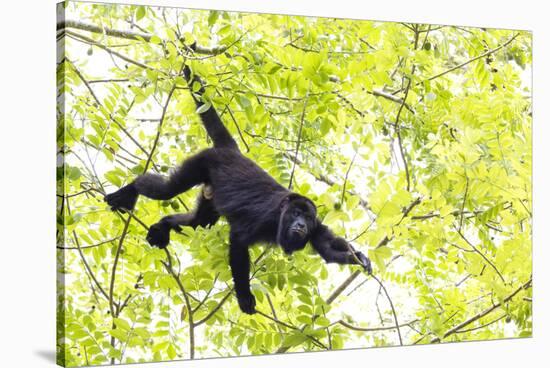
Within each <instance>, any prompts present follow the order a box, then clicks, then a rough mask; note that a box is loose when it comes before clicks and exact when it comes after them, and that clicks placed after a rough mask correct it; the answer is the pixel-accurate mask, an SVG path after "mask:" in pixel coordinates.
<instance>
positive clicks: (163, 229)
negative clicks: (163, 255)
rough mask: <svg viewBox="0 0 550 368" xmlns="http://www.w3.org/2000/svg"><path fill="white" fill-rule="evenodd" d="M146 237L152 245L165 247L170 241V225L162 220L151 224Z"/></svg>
mask: <svg viewBox="0 0 550 368" xmlns="http://www.w3.org/2000/svg"><path fill="white" fill-rule="evenodd" d="M146 239H147V241H148V242H149V244H151V246H153V247H158V248H160V249H164V248H166V247H167V246H168V243H170V225H168V224H166V223H163V222H162V221H161V222H157V223H156V224H154V225H151V227H150V228H149V232H148V233H147V238H146Z"/></svg>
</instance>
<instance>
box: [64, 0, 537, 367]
mask: <svg viewBox="0 0 550 368" xmlns="http://www.w3.org/2000/svg"><path fill="white" fill-rule="evenodd" d="M57 14H58V23H57V29H58V30H57V40H56V41H57V49H58V58H57V86H58V90H57V98H58V105H57V119H58V120H57V121H58V126H57V149H58V151H57V188H58V192H57V211H58V212H57V225H58V230H57V234H58V240H57V262H58V278H57V287H58V294H57V313H58V318H57V362H58V364H60V365H64V366H88V365H90V366H91V365H109V364H123V363H134V362H158V361H168V360H181V359H201V358H212V357H229V356H242V355H254V354H276V353H279V354H282V353H286V352H314V351H326V350H339V349H350V348H368V347H386V346H400V345H415V344H416V345H418V344H439V343H446V342H457V341H473V340H492V339H502V338H519V337H530V336H531V334H532V294H531V290H532V282H531V273H532V268H531V261H532V255H531V245H532V242H531V224H532V199H531V164H532V156H531V148H532V144H531V138H532V136H531V108H532V106H531V57H532V53H531V52H532V50H531V33H530V32H527V31H520V30H505V29H488V28H472V27H465V26H452V25H435V24H412V23H403V22H380V21H370V20H352V19H331V18H316V17H306V16H293V15H276V14H254V13H240V12H227V11H222V10H195V9H183V8H168V7H158V6H135V5H116V4H104V3H86V2H73V1H68V2H64V3H61V4H58V9H57ZM358 16H359V17H361V18H366V19H368V17H369V14H360V15H358ZM186 71H189V72H190V73H186ZM195 100H196V101H195ZM216 112H217V115H216ZM216 116H219V117H220V119H221V123H223V126H225V128H223V126H222V125H221V123H220V124H219V125H217V126H216V127H215V129H213V128H212V126H207V128H208V129H209V130H207V129H205V127H204V124H206V125H208V124H210V123H208V122H206V123H205V122H203V120H205V121H206V119H211V118H212V117H216ZM219 122H220V121H218V123H219ZM216 129H218V133H216ZM219 132H221V133H219ZM227 132H228V133H229V134H230V135H231V137H232V138H231V137H229V135H228V134H227ZM216 134H222V135H223V134H225V136H224V137H225V139H226V141H227V142H229V144H230V145H231V144H232V145H233V148H232V150H233V151H231V152H233V153H231V154H234V155H235V156H231V157H233V158H231V157H229V156H227V155H226V153H227V152H228V149H227V148H219V146H220V143H219V142H220V138H219V136H216ZM232 142H233V143H232ZM234 142H236V145H235V143H234ZM213 146H216V147H217V148H212V147H213ZM206 149H209V150H207V151H204V150H206ZM237 150H240V152H241V153H242V155H244V156H245V157H247V158H248V159H250V161H242V160H244V159H243V158H242V156H240V155H239V154H238V151H237ZM202 151H204V152H207V153H201V154H200V155H203V156H204V157H206V156H207V155H208V154H212V155H214V154H215V155H216V157H217V159H219V160H222V158H223V160H225V161H224V162H225V164H224V165H225V166H224V167H223V170H225V171H224V172H223V173H221V174H220V171H223V170H221V169H216V168H215V167H216V166H215V165H216V162H218V161H216V162H214V161H215V160H214V159H208V161H204V162H207V163H205V164H204V165H207V164H208V165H210V166H208V170H209V171H208V170H206V169H204V170H203V169H202V167H203V166H201V168H199V169H193V170H195V171H193V173H192V175H194V176H193V177H198V176H197V175H199V174H198V172H200V175H202V176H200V180H199V179H197V180H196V182H193V183H190V184H189V183H187V182H186V180H191V179H188V177H186V175H187V174H186V173H187V171H185V170H187V169H185V168H184V166H185V165H184V166H181V167H180V168H179V169H178V167H179V165H180V164H181V163H182V162H184V160H186V159H188V158H191V159H190V160H189V161H186V162H191V161H192V160H193V159H194V158H195V157H199V156H200V155H199V156H195V155H197V154H199V152H202ZM212 152H213V153H212ZM203 156H200V157H203ZM234 158H236V159H234ZM205 160H206V159H205ZM239 160H241V161H242V162H247V163H248V164H249V165H251V166H250V167H255V166H254V164H253V163H255V164H257V165H258V167H261V168H262V169H263V170H264V171H265V172H264V171H254V175H252V174H251V170H252V169H246V170H245V169H243V166H242V163H241V164H239V162H241V161H239ZM193 162H195V161H193ZM201 162H203V161H201ZM201 165H202V164H201ZM239 165H241V166H239ZM188 166H192V165H191V164H189V165H188ZM204 167H206V166H204ZM178 170H179V171H178ZM201 170H203V171H201ZM247 170H248V171H247ZM254 170H257V169H254ZM252 171H253V170H252ZM145 173H147V175H145V176H143V174H145ZM182 173H183V174H182ZM266 173H267V174H269V176H271V177H272V178H273V179H274V181H270V183H272V184H273V183H274V182H275V181H276V182H277V183H278V184H273V185H278V186H276V187H275V186H274V187H273V188H278V189H273V190H268V189H263V192H261V193H262V195H261V196H260V195H258V194H257V193H260V192H259V189H258V184H257V181H255V178H257V177H260V176H261V177H264V176H265V178H268V176H267V174H266ZM159 175H160V176H159ZM169 175H172V177H173V178H174V177H177V180H176V181H177V183H175V184H174V183H172V182H173V181H174V180H175V179H174V180H172V179H170V180H172V181H171V182H169V181H167V180H165V179H163V178H161V176H162V177H164V176H166V177H168V176H169ZM178 175H179V176H178ZM251 175H252V176H251ZM262 175H264V176H262ZM214 176H215V178H214ZM136 178H141V179H138V180H136ZM143 178H145V179H143ZM159 178H160V179H159ZM140 180H141V182H140ZM193 180H194V179H193ZM265 180H268V179H265ZM145 181H147V188H145V186H140V185H141V184H139V183H142V182H145ZM229 181H231V182H232V183H233V184H232V185H233V187H234V188H237V189H238V191H234V192H232V190H233V189H231V190H229V189H224V188H226V186H223V185H225V184H224V183H226V182H229ZM184 182H186V183H187V184H185V185H184V184H183V183H184ZM136 183H137V184H136ZM167 183H168V184H167ZM169 183H171V184H169ZM220 183H221V184H220ZM172 184H174V185H176V184H177V185H176V187H174V188H175V190H174V192H173V193H171V194H170V195H160V194H159V195H156V197H157V198H156V199H155V193H157V192H158V193H160V191H161V190H162V188H164V187H166V186H168V185H172ZM188 184H189V185H188ZM195 184H196V185H195ZM178 185H179V186H178ZM270 185H271V184H270ZM233 187H232V188H233ZM121 188H124V189H123V190H122V191H119V190H120V189H121ZM144 188H145V189H144ZM159 188H161V189H159ZM187 189H188V190H187ZM237 189H235V190H237ZM132 190H133V192H131V191H132ZM289 191H291V192H293V193H297V194H299V195H301V196H303V197H301V196H295V197H296V198H301V200H303V201H304V203H308V206H309V207H308V208H310V210H311V208H313V205H312V203H314V204H315V206H316V211H317V212H316V215H314V216H310V215H308V214H307V212H303V213H300V212H299V211H297V212H296V211H294V212H292V213H290V210H288V208H289V206H290V204H289V203H295V202H292V201H293V199H292V198H295V197H293V196H288V197H285V199H282V200H279V201H276V200H275V199H274V198H278V197H276V195H275V194H274V193H290V192H289ZM130 192H131V193H130ZM237 192H238V193H237ZM112 193H118V194H116V195H114V196H110V197H107V199H109V203H107V202H106V201H105V196H106V195H109V194H112ZM121 193H122V194H123V195H124V196H123V197H124V198H123V199H124V200H126V201H127V202H132V200H134V199H135V198H136V197H135V196H136V195H137V194H143V195H140V196H139V198H138V199H137V202H136V203H135V207H133V206H132V205H128V204H126V205H120V203H119V205H117V204H116V200H115V199H116V198H119V197H117V195H120V194H121ZM128 193H130V194H131V195H130V194H128ZM236 193H237V194H236ZM239 193H240V194H239ZM242 193H249V194H250V195H248V197H246V195H245V194H242ZM237 196H243V198H244V197H246V198H247V199H246V200H241V201H240V202H236V203H237V205H234V204H232V205H233V207H232V209H231V211H232V212H227V211H229V210H227V209H226V208H225V207H227V206H225V204H224V203H227V201H230V200H234V198H235V197H237ZM197 197H199V198H200V199H199V201H200V203H197ZM306 197H307V198H309V200H311V201H312V202H309V201H307V200H306V199H305V198H306ZM113 198H115V199H113ZM227 198H229V199H227ZM239 198H240V197H239ZM265 198H270V200H269V201H270V202H269V203H268V204H266V203H267V201H266V200H265ZM289 198H290V199H289ZM120 201H123V200H120ZM113 203H114V204H113ZM205 203H206V204H205ZM196 206H198V208H199V210H196V209H195V207H196ZM207 206H211V208H210V209H208V211H211V212H209V213H210V214H216V216H214V217H215V218H213V219H210V220H208V221H198V222H197V223H193V222H192V220H189V219H191V218H194V219H196V218H197V216H202V215H201V214H197V212H199V211H202V210H205V211H206V209H205V208H206V207H207ZM224 206H225V207H224ZM111 207H113V208H111ZM251 208H260V210H257V209H256V210H255V211H256V212H250V211H251V210H250V209H251ZM224 211H225V212H224ZM258 211H259V212H258ZM304 211H306V210H304ZM295 212H296V213H295ZM182 213H188V214H187V215H183V216H179V217H178V216H176V217H174V216H172V215H175V214H182ZM228 213H230V215H227V214H228ZM220 214H221V216H219V215H220ZM226 215H227V216H226ZM287 215H288V216H295V217H294V218H295V219H296V220H292V221H294V222H293V224H295V225H292V226H296V227H300V226H304V227H305V228H307V230H304V231H301V230H300V229H298V230H296V228H295V227H292V226H291V225H289V227H288V231H289V232H290V231H294V233H293V234H295V235H296V234H298V235H296V236H297V237H299V239H302V240H303V239H305V240H304V241H307V240H309V242H308V243H307V245H306V246H305V247H304V249H302V250H299V251H296V252H294V253H292V255H288V254H287V253H290V252H287V250H288V249H287V248H285V247H284V246H283V247H281V246H279V245H277V244H276V243H279V244H282V243H284V242H283V240H281V239H283V238H282V236H285V235H284V234H286V233H285V232H286V231H287V227H286V222H285V221H286V220H284V219H286V217H285V216H287ZM166 216H172V217H170V218H172V219H174V218H176V219H180V220H181V221H180V223H179V225H180V226H179V227H178V226H173V227H169V228H164V227H162V225H163V224H165V223H166V221H165V220H166ZM189 216H191V217H189ZM192 216H195V217H192ZM218 217H219V219H218ZM302 217H303V219H304V221H305V222H304V223H302V222H301V220H300V219H301V218H302ZM161 219H164V220H161ZM163 221H164V222H163ZM239 221H240V222H241V223H243V222H244V221H246V223H247V225H246V226H243V225H240V227H238V228H237V227H236V226H233V225H234V224H235V223H238V222H239ZM262 221H264V222H262ZM265 221H267V222H265ZM289 221H290V220H289ZM266 223H269V224H270V225H269V226H271V227H268V226H267V225H265V224H266ZM321 223H322V225H321ZM259 224H262V225H261V226H262V229H261V230H258V231H261V232H265V233H268V232H270V234H272V235H270V236H271V238H272V239H276V240H274V241H267V240H266V241H258V242H255V243H256V244H255V245H254V246H252V244H247V245H251V246H250V247H249V249H248V250H247V248H246V247H244V248H242V247H241V248H239V249H238V250H235V249H237V247H238V246H239V243H238V239H242V238H244V237H245V236H246V234H249V233H252V232H254V231H256V227H259V226H260V225H259ZM186 225H190V226H186ZM264 225H265V228H264ZM325 226H326V228H325ZM319 229H330V230H326V231H327V232H325V233H323V234H325V235H324V236H328V238H326V237H325V238H322V239H321V240H319V239H317V240H315V239H316V238H315V235H314V234H318V232H319V231H320V230H319ZM170 230H174V231H171V232H170ZM175 230H178V231H175ZM155 232H156V233H155ZM230 232H231V234H230ZM275 234H277V236H276V237H275ZM281 234H283V235H281ZM304 234H305V235H304ZM326 234H331V235H326ZM161 235H163V236H165V237H164V238H162V237H161ZM168 235H169V239H167V238H166V236H168ZM155 239H156V240H155ZM159 239H161V240H159ZM162 239H164V243H167V242H169V243H168V246H167V247H166V248H162V247H160V248H159V247H158V246H152V245H159V244H160V245H162V244H161V243H162V242H163V241H162ZM265 239H268V238H267V237H266V238H265ZM323 239H324V240H323ZM326 239H329V240H326ZM344 239H345V240H344ZM230 242H231V246H230ZM151 244H152V245H151ZM304 244H306V243H305V242H304ZM164 245H166V244H164ZM323 246H327V247H332V248H331V249H330V252H333V253H331V254H332V256H330V254H329V255H328V256H327V253H323V252H324V251H323V248H322V247H323ZM351 247H353V248H351ZM230 249H232V250H231V261H230V256H229V254H230ZM353 249H355V251H353ZM237 252H238V255H236V254H237ZM247 252H248V253H247ZM246 254H249V258H250V260H249V261H248V258H247V256H246ZM331 257H333V258H334V259H331ZM339 257H340V258H339ZM366 257H368V259H370V265H371V266H372V274H369V272H368V271H369V267H368V266H369V264H368V262H369V261H368V260H367V258H366ZM338 259H343V260H344V261H338ZM325 260H328V261H331V260H332V261H334V260H337V262H326V261H325ZM339 263H345V264H339ZM248 266H249V267H250V271H249V273H248V270H247V267H248ZM234 275H238V276H235V277H236V278H234V277H233V276H234ZM239 275H240V276H239ZM243 275H244V276H243ZM239 277H240V281H238V280H237V279H239ZM243 277H244V278H243ZM234 280H237V282H238V284H237V285H236V284H235V281H234ZM248 283H249V284H250V290H251V292H250V291H249V289H248V288H244V287H243V285H245V286H246V287H248ZM235 285H236V286H235ZM254 303H255V306H254ZM245 312H247V313H245Z"/></svg>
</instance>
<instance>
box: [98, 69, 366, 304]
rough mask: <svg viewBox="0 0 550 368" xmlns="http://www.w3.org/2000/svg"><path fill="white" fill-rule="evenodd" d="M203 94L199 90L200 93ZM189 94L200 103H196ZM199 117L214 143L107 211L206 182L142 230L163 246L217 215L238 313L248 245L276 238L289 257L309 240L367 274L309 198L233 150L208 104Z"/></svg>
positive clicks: (115, 199) (142, 179) (244, 294)
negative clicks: (187, 209) (224, 228)
mask: <svg viewBox="0 0 550 368" xmlns="http://www.w3.org/2000/svg"><path fill="white" fill-rule="evenodd" d="M184 74H185V77H186V79H187V81H188V83H189V84H191V83H193V82H198V83H201V82H200V80H199V79H198V78H197V77H196V76H193V75H192V73H191V71H190V70H189V68H188V67H185V68H184ZM201 86H202V84H201ZM203 93H204V89H203V88H202V87H201V89H200V90H199V95H202V94H203ZM193 98H194V99H195V102H196V103H197V106H200V104H201V102H200V100H199V99H198V98H197V97H196V96H193ZM201 118H202V121H203V124H204V126H205V127H206V130H207V132H208V134H209V136H210V138H211V139H212V141H213V143H214V147H213V148H209V149H206V150H203V151H201V152H199V153H198V154H196V155H194V156H192V157H190V158H188V159H187V160H185V161H184V162H183V163H182V164H181V165H180V166H179V167H178V168H177V169H176V171H175V172H174V173H173V174H172V175H170V176H169V177H168V178H165V177H163V176H160V175H157V174H153V173H147V174H144V175H141V176H139V177H138V178H136V180H135V181H134V182H132V183H131V184H129V185H127V186H125V187H123V188H121V189H120V190H118V191H117V192H115V193H112V194H109V195H107V196H106V197H105V200H106V201H107V203H108V204H109V206H111V208H112V209H113V210H117V209H119V210H132V209H133V208H134V205H135V203H136V200H137V197H138V195H139V194H141V195H144V196H146V197H149V198H152V199H159V200H166V199H170V198H173V197H174V196H176V195H178V194H180V193H183V192H185V191H186V190H188V189H190V188H191V187H193V186H196V185H201V184H203V185H205V186H206V188H207V189H208V195H207V196H206V195H205V193H206V190H204V191H203V192H202V193H201V195H200V196H199V199H198V204H197V208H196V209H195V210H194V211H193V212H191V213H186V214H177V215H171V216H166V217H164V218H163V219H162V220H160V221H159V222H158V223H156V224H154V225H152V226H151V228H150V229H149V233H148V235H147V241H148V242H149V243H150V244H151V245H153V246H157V247H159V248H164V247H166V246H167V245H168V243H169V241H170V230H176V231H177V230H179V228H180V227H181V226H192V227H197V226H203V227H206V226H209V225H212V224H214V223H215V222H216V221H217V220H218V218H219V217H220V216H224V217H225V218H226V219H227V221H228V222H229V225H230V227H231V231H230V247H229V264H230V266H231V272H232V275H233V280H234V282H235V291H236V294H237V299H238V302H239V306H240V308H241V310H242V311H243V312H245V313H249V314H252V313H254V312H255V305H256V302H255V299H254V296H253V295H252V293H251V291H250V282H249V273H250V258H249V254H248V247H250V246H251V245H253V244H255V243H258V242H267V243H276V244H279V245H280V246H281V247H282V248H283V250H284V251H285V253H287V254H292V253H293V252H294V251H297V250H300V249H303V248H304V247H305V245H306V244H307V242H308V241H309V242H311V244H312V245H313V248H314V249H315V250H316V251H317V252H318V253H319V254H320V255H321V257H323V258H324V259H325V261H326V262H336V263H341V264H356V263H359V264H360V265H362V266H363V267H364V268H365V269H366V270H368V271H369V273H370V272H371V266H370V261H369V259H368V258H367V257H365V255H363V254H362V253H361V252H358V251H355V250H354V249H353V248H352V247H351V245H349V244H348V243H347V242H346V241H345V240H344V239H342V238H339V237H336V236H335V235H334V234H333V233H332V232H331V231H330V230H329V229H328V228H327V227H326V226H325V225H323V224H322V223H321V222H320V221H319V220H318V219H317V217H316V215H317V213H316V208H315V204H314V203H313V202H312V201H311V200H309V199H308V198H306V197H304V196H302V195H299V194H296V193H292V192H290V191H289V190H287V189H286V188H285V187H283V186H281V185H280V184H279V183H277V182H276V181H275V180H274V179H273V178H272V177H271V176H269V174H267V173H266V172H265V171H264V170H262V169H261V168H260V167H259V166H258V165H256V164H255V163H254V162H253V161H251V160H250V159H248V158H246V157H245V156H243V155H242V154H241V153H240V152H239V150H238V146H237V143H236V142H235V140H234V139H233V138H232V137H231V135H230V134H229V132H228V131H227V129H226V128H225V126H224V125H223V123H222V122H221V120H220V118H219V116H218V114H217V113H216V110H215V109H214V107H210V108H209V109H208V110H207V111H206V112H204V113H202V114H201ZM358 261H359V262H358Z"/></svg>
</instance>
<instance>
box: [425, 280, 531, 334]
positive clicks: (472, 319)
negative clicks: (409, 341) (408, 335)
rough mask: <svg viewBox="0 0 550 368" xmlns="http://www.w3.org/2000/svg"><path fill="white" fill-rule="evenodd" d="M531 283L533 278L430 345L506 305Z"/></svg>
mask: <svg viewBox="0 0 550 368" xmlns="http://www.w3.org/2000/svg"><path fill="white" fill-rule="evenodd" d="M532 281H533V278H532V277H530V278H529V280H528V281H527V282H526V283H525V284H523V285H521V286H520V287H519V288H517V289H516V290H515V291H514V292H513V293H512V294H510V295H508V296H507V297H506V298H504V299H503V300H502V302H498V303H497V304H494V305H493V306H491V307H489V308H487V309H485V310H484V311H481V312H479V313H478V314H476V315H475V316H473V317H471V318H469V319H467V320H466V321H464V322H462V323H460V324H458V325H456V326H455V327H453V328H451V329H450V330H448V331H447V332H445V333H444V334H443V336H442V337H441V338H439V337H436V338H434V339H432V341H431V343H432V344H433V343H436V342H440V341H441V340H442V339H444V338H446V337H448V336H450V335H452V334H455V333H457V332H458V331H460V330H461V329H463V328H464V327H466V326H468V325H469V324H471V323H472V322H475V321H477V320H478V319H480V318H483V317H485V316H486V315H488V314H489V313H491V312H492V311H494V310H495V309H497V308H499V307H500V306H501V305H502V304H504V303H507V302H509V301H510V300H511V299H512V298H513V297H515V296H516V295H517V294H518V293H519V292H520V291H521V290H524V289H528V288H529V287H531V283H532Z"/></svg>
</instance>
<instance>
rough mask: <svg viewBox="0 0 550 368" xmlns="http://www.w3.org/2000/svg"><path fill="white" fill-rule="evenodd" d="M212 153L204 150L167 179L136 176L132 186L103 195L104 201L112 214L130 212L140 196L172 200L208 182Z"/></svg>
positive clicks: (153, 175) (150, 174) (151, 175)
mask: <svg viewBox="0 0 550 368" xmlns="http://www.w3.org/2000/svg"><path fill="white" fill-rule="evenodd" d="M212 152H213V151H212V150H205V151H202V152H200V153H198V154H196V155H195V156H192V157H190V158H188V159H187V160H185V161H184V162H183V163H182V164H181V165H180V166H179V167H178V168H177V169H176V171H175V172H174V173H172V174H171V175H170V176H168V177H165V176H162V175H158V174H153V173H147V174H143V175H140V176H138V177H137V178H136V180H134V181H133V182H132V183H130V184H128V185H126V186H125V187H122V188H121V189H119V190H118V191H116V192H114V193H111V194H108V195H106V196H105V200H106V201H107V203H108V204H109V206H111V209H113V210H118V209H121V210H132V209H134V206H135V204H136V201H137V197H138V195H140V194H141V195H144V196H146V197H148V198H151V199H158V200H166V199H170V198H173V197H175V196H176V195H178V194H180V193H183V192H185V191H187V190H188V189H190V188H192V187H194V186H195V185H198V184H201V183H204V182H205V181H207V180H208V166H209V161H210V160H211V158H210V157H209V156H211V155H212Z"/></svg>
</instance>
